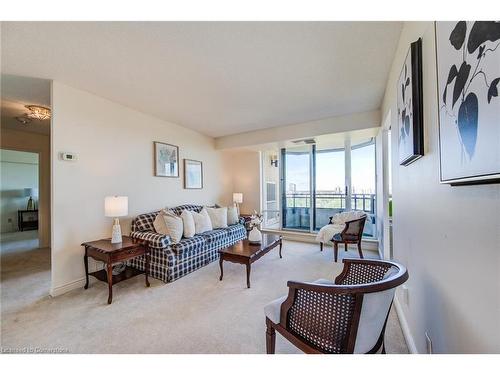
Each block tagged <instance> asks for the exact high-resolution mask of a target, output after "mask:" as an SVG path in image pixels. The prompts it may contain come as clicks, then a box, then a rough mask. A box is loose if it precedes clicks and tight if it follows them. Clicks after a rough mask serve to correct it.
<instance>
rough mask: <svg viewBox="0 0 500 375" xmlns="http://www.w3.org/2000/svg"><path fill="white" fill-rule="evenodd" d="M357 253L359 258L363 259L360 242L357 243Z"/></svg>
mask: <svg viewBox="0 0 500 375" xmlns="http://www.w3.org/2000/svg"><path fill="white" fill-rule="evenodd" d="M358 252H359V257H360V258H361V259H363V252H362V251H361V241H359V242H358Z"/></svg>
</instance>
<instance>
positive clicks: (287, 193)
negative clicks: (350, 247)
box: [280, 139, 376, 238]
mask: <svg viewBox="0 0 500 375" xmlns="http://www.w3.org/2000/svg"><path fill="white" fill-rule="evenodd" d="M280 162H281V168H280V192H281V212H282V221H281V226H282V228H283V229H286V230H299V231H308V232H316V231H318V230H319V229H321V227H323V226H324V225H326V224H328V223H329V218H330V216H333V215H334V214H336V213H339V212H343V211H349V210H362V211H364V212H366V214H367V215H368V219H367V221H366V225H365V231H364V235H365V236H367V237H372V238H373V237H375V234H376V232H375V217H376V215H375V207H376V205H375V178H376V176H375V143H374V140H373V139H370V140H367V141H363V142H353V143H352V144H351V141H350V140H346V142H345V144H344V147H343V148H332V147H325V146H320V145H303V146H297V147H288V148H283V149H281V154H280Z"/></svg>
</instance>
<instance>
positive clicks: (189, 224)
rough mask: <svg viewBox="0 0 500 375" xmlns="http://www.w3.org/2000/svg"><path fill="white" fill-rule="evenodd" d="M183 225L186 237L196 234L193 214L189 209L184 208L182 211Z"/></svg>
mask: <svg viewBox="0 0 500 375" xmlns="http://www.w3.org/2000/svg"><path fill="white" fill-rule="evenodd" d="M181 219H182V225H183V226H184V237H186V238H191V237H193V236H194V235H195V234H196V227H195V225H194V219H193V214H192V213H191V211H189V210H184V211H182V213H181Z"/></svg>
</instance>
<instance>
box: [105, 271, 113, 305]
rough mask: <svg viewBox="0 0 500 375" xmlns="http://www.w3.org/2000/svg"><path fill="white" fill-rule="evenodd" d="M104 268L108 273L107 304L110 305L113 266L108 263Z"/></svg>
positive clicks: (111, 299)
mask: <svg viewBox="0 0 500 375" xmlns="http://www.w3.org/2000/svg"><path fill="white" fill-rule="evenodd" d="M106 266H107V271H108V290H109V295H108V304H109V305H110V304H111V302H113V265H112V264H111V262H109V263H108V264H107V265H106Z"/></svg>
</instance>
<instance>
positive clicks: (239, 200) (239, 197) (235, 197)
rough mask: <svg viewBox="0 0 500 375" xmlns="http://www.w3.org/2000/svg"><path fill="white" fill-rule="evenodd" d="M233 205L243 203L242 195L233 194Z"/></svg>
mask: <svg viewBox="0 0 500 375" xmlns="http://www.w3.org/2000/svg"><path fill="white" fill-rule="evenodd" d="M233 202H234V203H243V193H233Z"/></svg>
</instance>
